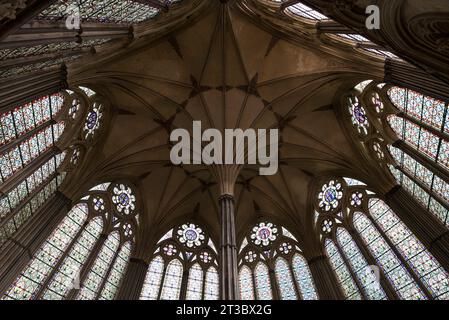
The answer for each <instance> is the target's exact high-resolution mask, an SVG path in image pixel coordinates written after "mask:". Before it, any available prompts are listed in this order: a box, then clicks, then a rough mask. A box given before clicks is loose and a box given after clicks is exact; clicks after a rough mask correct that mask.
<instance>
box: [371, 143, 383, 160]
mask: <svg viewBox="0 0 449 320" xmlns="http://www.w3.org/2000/svg"><path fill="white" fill-rule="evenodd" d="M373 150H374V152H375V153H376V156H377V158H378V159H379V160H383V159H384V158H385V153H384V151H383V150H382V146H381V145H380V143H379V142H377V141H374V143H373Z"/></svg>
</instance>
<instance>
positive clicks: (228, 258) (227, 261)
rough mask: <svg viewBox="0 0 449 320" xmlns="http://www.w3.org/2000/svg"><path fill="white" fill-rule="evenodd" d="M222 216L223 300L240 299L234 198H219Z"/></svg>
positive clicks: (221, 282) (221, 273)
mask: <svg viewBox="0 0 449 320" xmlns="http://www.w3.org/2000/svg"><path fill="white" fill-rule="evenodd" d="M219 203H220V214H221V244H220V262H221V267H220V270H221V272H220V284H221V286H220V287H221V299H223V300H238V299H240V294H239V287H238V271H237V263H238V261H237V241H236V237H235V216H234V214H235V213H234V197H233V196H231V195H222V196H221V197H220V198H219Z"/></svg>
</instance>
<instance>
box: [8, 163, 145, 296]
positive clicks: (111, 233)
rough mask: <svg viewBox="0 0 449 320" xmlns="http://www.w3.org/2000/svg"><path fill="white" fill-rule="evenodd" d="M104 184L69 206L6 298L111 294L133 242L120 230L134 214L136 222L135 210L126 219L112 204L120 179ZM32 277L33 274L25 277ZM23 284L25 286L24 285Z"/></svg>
mask: <svg viewBox="0 0 449 320" xmlns="http://www.w3.org/2000/svg"><path fill="white" fill-rule="evenodd" d="M56 161H57V160H56ZM107 185H108V188H106V189H104V190H102V191H91V192H90V194H89V195H88V196H86V197H84V198H82V199H81V200H80V202H79V204H77V205H76V206H75V207H74V208H73V209H72V210H71V211H70V213H69V214H68V216H67V217H66V218H65V219H64V220H63V222H62V223H61V224H60V225H59V226H58V227H57V228H56V229H55V231H54V232H53V233H52V235H51V236H50V237H49V238H48V239H47V241H46V242H45V243H44V245H43V246H42V247H41V248H40V249H39V250H38V251H37V253H36V254H35V257H34V258H33V259H32V261H31V262H30V264H29V266H28V267H27V268H25V270H24V271H23V272H22V274H21V276H19V278H18V279H17V280H16V282H15V283H14V284H13V286H12V287H11V288H10V290H9V291H8V292H9V293H8V294H7V295H6V296H5V297H6V298H14V299H19V298H20V299H48V300H60V299H67V298H70V299H72V298H76V299H85V300H94V299H103V300H107V299H114V298H115V295H116V293H117V291H118V289H119V287H120V284H121V279H122V278H123V276H124V274H125V271H126V267H127V265H128V259H129V257H130V254H131V248H132V244H133V241H134V238H133V237H132V235H130V234H129V233H127V232H126V231H123V228H122V226H124V225H128V224H129V222H130V220H133V219H134V222H135V218H136V217H137V216H138V215H137V213H134V214H133V216H127V217H126V219H124V218H123V217H122V216H121V215H120V214H119V213H118V211H117V210H116V209H114V208H115V207H114V206H113V205H112V197H113V191H112V190H113V189H114V188H115V187H116V186H117V185H118V184H110V183H108V184H107ZM130 189H131V188H130ZM44 190H45V189H44ZM50 191H51V190H49V191H48V192H50ZM45 192H47V191H45ZM102 197H109V200H108V201H107V202H106V201H103V204H104V206H103V207H102V208H97V209H96V208H95V205H94V200H95V199H100V198H102ZM31 206H33V201H31ZM88 208H93V210H94V211H95V214H94V215H93V214H89V212H88V211H89V209H88ZM88 216H89V217H90V220H88V219H87V218H88ZM108 219H111V220H108ZM105 222H108V223H105ZM109 225H110V227H112V228H111V229H110V227H109ZM100 234H103V237H100ZM94 248H98V253H96V254H92V252H93V249H94ZM95 252H97V250H95ZM88 266H89V267H88ZM36 268H39V269H36ZM36 270H37V271H38V272H37V271H36ZM30 272H31V273H30ZM28 274H30V275H29V276H28ZM32 276H35V277H34V278H31V279H28V278H30V277H32ZM30 281H31V282H30ZM25 284H26V285H27V286H29V289H26V290H24V288H23V286H24V285H25ZM14 292H15V296H14V295H13V293H14Z"/></svg>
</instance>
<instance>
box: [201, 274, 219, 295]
mask: <svg viewBox="0 0 449 320" xmlns="http://www.w3.org/2000/svg"><path fill="white" fill-rule="evenodd" d="M219 285H220V283H219V278H218V272H217V269H215V267H210V268H209V269H208V270H207V273H206V279H205V284H204V300H218V299H219V290H220V288H219Z"/></svg>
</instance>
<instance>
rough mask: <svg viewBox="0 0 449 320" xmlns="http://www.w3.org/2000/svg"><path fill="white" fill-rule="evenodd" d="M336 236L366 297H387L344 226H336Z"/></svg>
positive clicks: (378, 298) (380, 298)
mask: <svg viewBox="0 0 449 320" xmlns="http://www.w3.org/2000/svg"><path fill="white" fill-rule="evenodd" d="M336 237H337V241H338V243H339V245H340V247H341V249H342V251H343V252H344V254H345V256H346V257H347V259H348V261H349V264H350V266H351V268H352V270H353V272H354V273H355V275H356V276H357V278H358V280H359V282H360V284H361V285H362V287H363V288H364V289H365V292H366V295H367V297H368V298H369V299H373V300H384V299H387V296H386V294H385V292H384V290H383V288H382V287H381V286H380V283H379V280H378V279H376V278H375V276H374V275H373V274H372V273H370V272H368V270H369V268H368V266H369V264H368V263H367V262H366V260H365V258H364V256H363V255H362V253H361V252H360V249H359V248H358V247H357V245H356V243H355V242H354V240H353V239H352V237H351V235H350V234H349V233H348V231H347V230H346V229H344V228H338V229H337V234H336Z"/></svg>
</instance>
